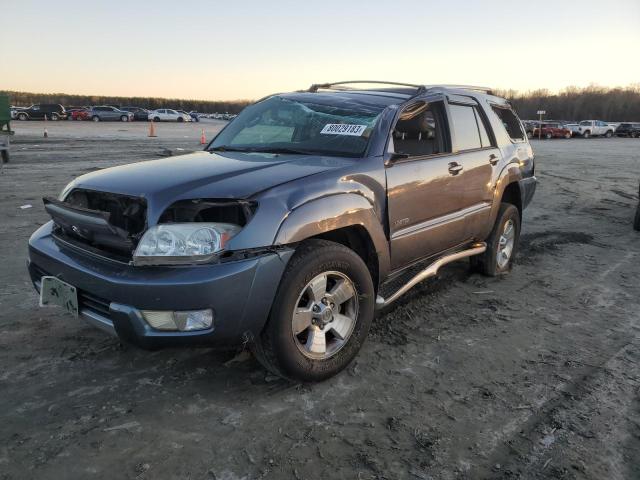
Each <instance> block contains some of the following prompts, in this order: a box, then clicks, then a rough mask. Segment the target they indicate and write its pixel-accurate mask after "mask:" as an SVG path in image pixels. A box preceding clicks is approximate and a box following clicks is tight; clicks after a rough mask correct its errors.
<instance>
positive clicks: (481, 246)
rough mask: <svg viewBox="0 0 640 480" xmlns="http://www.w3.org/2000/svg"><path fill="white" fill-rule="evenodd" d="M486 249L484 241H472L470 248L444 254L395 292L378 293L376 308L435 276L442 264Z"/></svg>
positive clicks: (383, 305) (477, 253)
mask: <svg viewBox="0 0 640 480" xmlns="http://www.w3.org/2000/svg"><path fill="white" fill-rule="evenodd" d="M486 250H487V244H486V243H484V242H482V243H474V244H473V245H472V246H471V248H469V249H467V250H462V251H460V252H456V253H452V254H451V255H446V256H444V257H441V258H439V259H438V260H436V261H435V262H433V263H432V264H431V265H429V266H428V267H427V268H425V269H424V270H422V271H421V272H420V273H418V274H417V275H416V276H414V277H413V278H412V279H411V280H409V281H408V282H407V283H405V284H404V285H403V286H402V287H400V289H399V290H398V291H397V292H396V293H394V294H393V295H391V296H390V297H389V298H386V299H385V298H382V297H381V296H380V295H378V297H377V298H376V310H381V309H383V308H385V307H388V306H389V305H391V304H392V303H393V302H395V301H396V300H397V299H398V298H400V297H401V296H402V295H404V294H405V293H407V291H409V290H410V289H411V288H413V287H415V286H416V284H418V283H420V282H422V281H423V280H426V279H427V278H431V277H434V276H436V274H437V273H438V270H439V269H440V267H442V266H443V265H446V264H447V263H451V262H455V261H456V260H460V259H461V258H467V257H472V256H473V255H479V254H481V253H484V252H485V251H486Z"/></svg>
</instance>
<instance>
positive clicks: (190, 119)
mask: <svg viewBox="0 0 640 480" xmlns="http://www.w3.org/2000/svg"><path fill="white" fill-rule="evenodd" d="M176 112H178V113H182V114H184V115H189V121H190V122H199V121H200V119H198V115H197V114H196V115H195V116H194V115H191V113H190V112H185V111H184V110H176Z"/></svg>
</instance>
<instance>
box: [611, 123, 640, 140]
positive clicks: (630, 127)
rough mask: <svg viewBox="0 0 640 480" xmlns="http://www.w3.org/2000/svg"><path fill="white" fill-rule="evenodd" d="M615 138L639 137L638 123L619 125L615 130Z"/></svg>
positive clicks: (639, 124) (639, 128) (639, 125)
mask: <svg viewBox="0 0 640 480" xmlns="http://www.w3.org/2000/svg"><path fill="white" fill-rule="evenodd" d="M616 136H618V137H631V138H638V137H640V123H621V124H620V125H619V126H618V128H616Z"/></svg>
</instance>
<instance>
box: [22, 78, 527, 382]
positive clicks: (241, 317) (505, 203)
mask: <svg viewBox="0 0 640 480" xmlns="http://www.w3.org/2000/svg"><path fill="white" fill-rule="evenodd" d="M362 83H366V84H367V85H369V87H366V88H356V85H357V84H362ZM373 85H375V86H373ZM535 187H536V178H535V176H534V157H533V152H532V149H531V147H530V145H529V143H528V141H527V136H526V134H525V132H524V129H523V128H522V125H521V123H520V120H519V119H518V117H517V116H516V114H515V113H514V111H513V110H512V108H511V106H510V104H509V103H508V102H507V101H506V100H504V99H502V98H499V97H496V96H493V95H492V94H491V92H490V91H489V90H488V89H482V88H478V87H462V86H445V85H440V86H423V85H411V84H397V83H389V82H339V83H334V84H323V85H314V86H312V87H311V88H310V89H309V90H307V91H299V92H293V93H286V94H277V95H272V96H269V97H267V98H264V99H262V100H260V101H258V102H257V103H255V104H253V105H251V106H249V107H247V108H246V109H245V110H244V111H243V112H242V113H241V114H240V115H238V117H237V118H235V120H233V121H232V122H230V123H229V124H228V125H227V126H226V127H225V128H224V129H223V130H222V131H221V132H220V133H219V134H218V135H217V136H216V137H215V138H214V139H213V141H212V142H211V143H210V144H209V145H207V147H206V148H205V150H204V151H202V152H197V153H193V154H189V155H184V156H180V157H173V158H165V159H160V160H154V161H147V162H140V163H135V164H131V165H126V166H120V167H115V168H108V169H105V170H101V171H97V172H92V173H89V174H86V175H82V176H80V177H78V178H76V179H75V180H73V181H72V182H71V183H70V184H69V185H67V186H66V187H65V188H64V189H63V191H62V193H61V194H60V196H59V197H58V198H45V199H44V205H45V209H46V211H47V212H48V213H49V214H50V216H51V218H52V219H51V221H49V222H48V223H46V224H45V225H43V226H42V227H40V228H39V229H38V230H37V231H36V232H35V233H34V234H33V235H32V236H31V239H30V240H29V261H28V268H29V272H30V274H31V278H32V280H33V283H34V285H35V287H36V289H37V290H38V291H39V292H40V303H41V305H53V304H55V305H60V306H62V307H63V308H65V309H66V310H67V311H69V312H70V313H71V314H72V315H75V316H79V317H82V318H84V319H85V320H86V321H88V322H90V323H92V324H93V325H95V326H97V327H99V328H101V329H103V330H105V331H107V332H110V333H111V334H114V335H117V336H118V337H120V338H121V339H122V340H124V341H127V342H131V343H134V344H137V345H139V346H141V347H143V348H158V347H162V346H168V345H195V344H205V345H212V344H218V345H226V346H228V345H240V344H244V343H248V344H249V346H250V348H252V350H253V352H254V353H255V355H256V357H257V358H258V359H259V360H260V361H261V362H262V363H263V364H264V365H265V367H266V368H267V369H269V370H271V371H272V372H274V373H276V374H278V375H282V376H284V377H287V378H291V379H296V380H302V381H317V380H322V379H324V378H327V377H329V376H331V375H334V374H335V373H337V372H339V371H340V370H342V369H343V368H345V366H346V365H347V364H348V363H349V362H350V361H351V360H352V359H353V358H354V356H355V355H356V353H357V352H358V350H359V349H360V347H361V346H362V344H363V342H364V341H365V338H366V336H367V333H368V330H369V326H370V324H371V322H372V319H373V317H374V312H375V311H376V309H381V308H384V307H386V306H387V305H389V304H390V303H392V302H394V301H395V300H396V299H397V298H399V297H400V296H401V295H402V294H403V293H405V292H406V291H407V290H409V289H410V288H411V287H412V286H413V285H415V284H416V283H418V282H420V281H422V280H424V279H426V278H428V277H431V276H433V275H435V274H436V272H437V271H438V268H439V267H441V266H442V265H444V264H446V263H449V262H451V261H454V260H458V259H462V258H466V257H469V258H470V261H471V266H472V268H473V269H474V270H476V271H478V272H480V273H482V274H485V275H490V276H494V275H501V274H504V273H506V272H508V271H509V270H510V269H511V265H512V263H513V259H514V255H515V252H516V249H517V246H518V237H519V234H520V225H521V221H522V211H523V209H524V208H525V207H526V206H527V204H528V203H529V201H530V200H531V198H532V196H533V193H534V190H535Z"/></svg>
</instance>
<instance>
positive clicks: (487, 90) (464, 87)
mask: <svg viewBox="0 0 640 480" xmlns="http://www.w3.org/2000/svg"><path fill="white" fill-rule="evenodd" d="M424 88H425V89H427V90H429V89H431V88H459V89H460V90H475V91H478V92H485V93H488V94H491V93H492V92H493V89H492V88H491V87H478V86H477V85H456V84H438V85H425V86H424Z"/></svg>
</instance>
